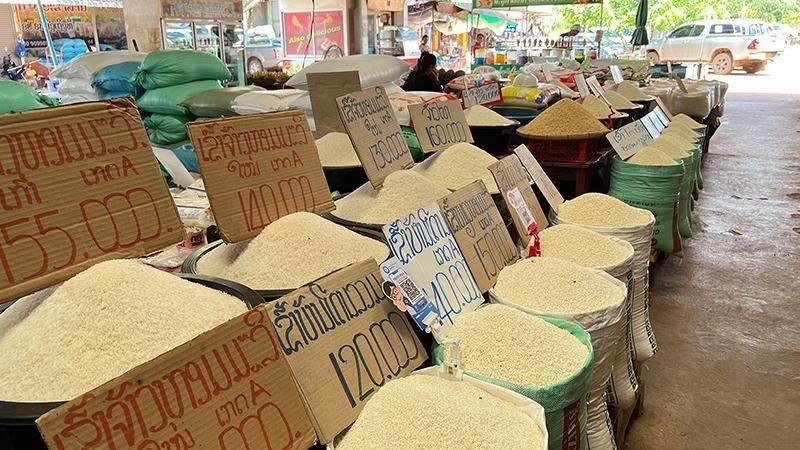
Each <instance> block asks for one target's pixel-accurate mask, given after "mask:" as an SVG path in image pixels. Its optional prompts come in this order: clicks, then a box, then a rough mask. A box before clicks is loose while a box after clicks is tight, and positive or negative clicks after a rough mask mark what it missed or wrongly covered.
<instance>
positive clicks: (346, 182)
mask: <svg viewBox="0 0 800 450" xmlns="http://www.w3.org/2000/svg"><path fill="white" fill-rule="evenodd" d="M316 144H317V151H318V152H319V160H320V163H322V171H323V172H324V173H325V180H326V181H327V182H328V187H329V188H330V190H331V192H334V191H338V192H341V193H346V192H350V191H352V190H353V189H356V188H357V187H359V186H361V185H362V184H364V183H366V182H367V174H366V172H364V169H363V168H362V167H361V161H360V160H359V159H358V155H357V154H356V150H355V149H354V148H353V143H352V142H351V141H350V137H349V136H348V135H347V133H339V132H332V133H328V134H326V135H325V136H323V137H321V138H319V139H317V142H316Z"/></svg>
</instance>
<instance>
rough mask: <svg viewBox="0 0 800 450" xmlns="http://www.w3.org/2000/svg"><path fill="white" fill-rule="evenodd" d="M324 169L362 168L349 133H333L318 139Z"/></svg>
mask: <svg viewBox="0 0 800 450" xmlns="http://www.w3.org/2000/svg"><path fill="white" fill-rule="evenodd" d="M317 151H318V152H319V161H320V162H321V163H322V167H360V166H361V161H360V160H359V159H358V155H357V154H356V149H355V148H353V143H352V142H351V141H350V136H348V135H347V133H339V132H332V133H328V134H326V135H325V136H322V137H321V138H319V139H317Z"/></svg>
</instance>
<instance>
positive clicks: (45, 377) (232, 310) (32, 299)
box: [0, 260, 247, 402]
mask: <svg viewBox="0 0 800 450" xmlns="http://www.w3.org/2000/svg"><path fill="white" fill-rule="evenodd" d="M246 310H247V306H246V305H245V304H244V303H243V302H242V301H241V300H239V299H237V298H235V297H232V296H230V295H228V294H225V293H222V292H219V291H216V290H213V289H210V288H207V287H205V286H202V285H199V284H197V283H192V282H189V281H186V280H182V279H180V278H178V277H176V276H175V275H172V274H169V273H166V272H162V271H160V270H158V269H154V268H152V267H148V266H145V265H143V264H141V263H139V262H137V261H135V260H111V261H106V262H101V263H98V264H96V265H94V266H92V267H90V268H89V269H86V270H84V271H83V272H81V273H79V274H78V275H75V276H74V277H72V278H70V279H69V280H67V281H65V282H64V283H62V284H61V285H56V286H53V287H50V288H47V289H45V290H42V291H39V292H36V293H34V294H31V295H29V296H27V297H23V298H22V299H20V300H17V301H16V302H15V303H14V304H13V305H11V307H9V308H8V309H7V310H6V311H4V312H3V313H2V314H0V354H2V355H3V356H2V358H0V400H5V401H16V402H54V401H66V400H71V399H73V398H75V397H77V396H78V395H81V394H83V393H85V392H87V391H89V390H91V389H93V388H95V387H97V386H100V385H101V384H103V383H105V382H107V381H109V380H112V379H114V378H116V377H117V376H119V375H122V374H123V373H125V372H127V371H128V370H130V369H132V368H134V367H136V366H138V365H140V364H143V363H145V362H147V361H150V360H151V359H152V358H155V357H156V356H158V355H160V354H162V353H164V352H166V351H169V350H172V349H173V348H175V347H177V346H178V345H180V344H183V343H184V342H187V341H189V340H191V339H192V338H194V337H195V336H197V335H199V334H200V333H203V332H204V331H207V330H210V329H211V328H214V327H215V326H217V325H219V324H221V323H224V322H226V321H227V320H229V319H231V318H233V317H236V316H238V315H239V314H242V313H244V312H245V311H246ZM23 350H24V351H23Z"/></svg>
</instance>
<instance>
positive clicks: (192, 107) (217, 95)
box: [183, 86, 264, 117]
mask: <svg viewBox="0 0 800 450" xmlns="http://www.w3.org/2000/svg"><path fill="white" fill-rule="evenodd" d="M263 91H264V88H262V87H259V86H239V87H230V88H222V89H216V90H213V91H209V92H202V93H200V94H197V95H195V96H193V97H189V98H188V99H186V100H185V101H184V102H183V106H185V107H186V108H188V109H189V112H191V113H192V114H194V115H195V116H200V117H221V116H234V115H236V112H235V111H234V110H233V109H232V108H231V106H232V105H233V101H234V100H236V97H238V96H240V95H242V94H246V93H248V92H263Z"/></svg>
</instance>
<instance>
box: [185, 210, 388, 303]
mask: <svg viewBox="0 0 800 450" xmlns="http://www.w3.org/2000/svg"><path fill="white" fill-rule="evenodd" d="M388 257H389V247H387V246H386V244H385V238H384V236H383V234H382V233H379V232H377V231H375V230H368V229H348V228H346V227H344V226H342V225H339V224H337V223H334V222H332V221H330V220H327V219H325V218H323V217H320V216H318V215H316V214H313V213H309V212H297V213H293V214H289V215H288V216H284V217H281V218H280V219H278V220H276V221H275V222H273V223H271V224H270V225H268V226H267V227H266V228H264V229H263V230H262V231H261V233H259V235H258V236H256V237H254V238H252V239H249V240H247V241H242V242H237V243H235V244H226V243H224V242H222V241H217V242H213V243H211V244H208V245H206V246H205V247H202V248H200V249H198V250H196V251H195V252H194V253H193V254H192V255H191V256H190V257H189V258H187V259H186V261H185V262H184V264H183V268H182V271H183V272H185V273H197V274H201V275H208V276H214V277H219V278H223V279H227V280H233V281H236V282H238V283H242V284H244V285H245V286H248V287H249V288H251V289H254V290H255V291H256V292H258V293H259V294H261V296H262V297H263V299H264V300H266V301H269V300H274V299H277V298H280V297H282V296H284V295H286V294H288V293H290V292H291V291H293V290H295V289H297V288H298V287H300V286H303V285H306V284H308V283H310V282H312V281H314V280H316V279H318V278H320V277H322V276H325V275H327V274H329V273H331V272H333V271H335V270H338V269H341V268H342V267H345V266H347V265H349V264H352V263H355V262H359V261H363V260H365V259H368V258H373V259H375V261H376V262H377V263H381V262H383V261H384V260H386V258H388Z"/></svg>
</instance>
